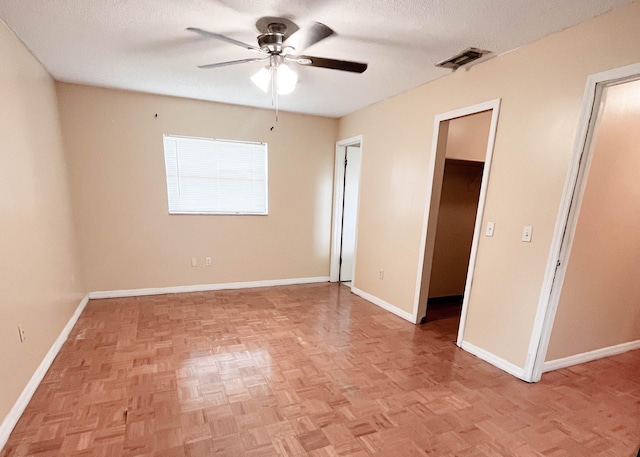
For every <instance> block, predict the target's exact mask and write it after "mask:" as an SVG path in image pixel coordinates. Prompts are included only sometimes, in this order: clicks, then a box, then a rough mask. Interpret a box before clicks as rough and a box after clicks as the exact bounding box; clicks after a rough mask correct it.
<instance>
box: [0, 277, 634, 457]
mask: <svg viewBox="0 0 640 457" xmlns="http://www.w3.org/2000/svg"><path fill="white" fill-rule="evenodd" d="M456 331H457V319H455V318H449V319H440V320H437V321H434V322H431V323H427V324H425V325H421V326H414V325H412V324H410V323H408V322H405V321H403V320H401V319H400V318H398V317H396V316H393V315H392V314H390V313H387V312H386V311H383V310H382V309H380V308H378V307H376V306H374V305H372V304H370V303H368V302H366V301H364V300H362V299H360V298H359V297H357V296H355V295H352V294H351V293H350V291H349V289H348V288H346V287H344V286H340V285H337V284H314V285H302V286H287V287H276V288H264V289H252V290H240V291H218V292H208V293H191V294H179V295H163V296H152V297H135V298H126V299H109V300H98V301H95V300H92V301H91V302H90V303H89V304H88V306H87V308H86V310H85V312H84V313H83V315H82V316H81V318H80V320H79V321H78V324H77V325H76V327H75V328H74V329H73V331H72V333H71V335H70V337H69V339H68V341H67V342H66V343H65V345H64V347H63V349H62V350H61V352H60V353H59V355H58V357H57V358H56V360H55V361H54V363H53V365H52V367H51V369H50V370H49V372H48V373H47V375H46V377H45V379H44V380H43V382H42V384H41V385H40V387H39V388H38V390H37V392H36V393H35V395H34V397H33V399H32V401H31V403H30V404H29V406H28V407H27V409H26V411H25V412H24V415H23V416H22V418H21V419H20V421H19V423H18V424H17V426H16V428H15V430H14V432H13V434H12V435H11V437H10V439H9V442H8V443H7V445H6V446H5V448H4V450H3V451H2V452H1V453H0V456H1V457H9V456H12V457H21V456H38V457H45V456H47V457H48V456H77V457H79V456H87V457H88V456H91V457H101V456H126V457H142V456H163V457H188V456H190V457H195V456H197V457H205V456H207V457H208V456H213V455H216V456H247V457H249V456H252V457H258V456H311V457H324V456H331V457H336V456H343V457H367V456H372V455H376V456H401V457H405V456H406V457H411V456H416V457H417V456H442V457H447V456H458V457H483V456H484V457H497V456H518V457H525V456H546V457H562V456H610V457H631V456H635V455H636V452H637V447H638V445H639V444H640V377H639V376H638V375H639V374H640V351H635V352H629V353H626V354H623V355H620V356H616V357H611V358H608V359H604V360H600V361H596V362H591V363H588V364H584V365H579V366H576V367H573V368H570V369H564V370H559V371H557V372H553V373H549V374H547V375H545V376H544V377H543V379H542V381H541V382H540V383H538V384H527V383H524V382H522V381H520V380H517V379H515V378H513V377H511V376H509V375H507V374H505V373H503V372H501V371H500V370H498V369H496V368H494V367H493V366H491V365H489V364H487V363H485V362H482V361H480V360H479V359H477V358H475V357H473V356H472V355H470V354H468V353H466V352H464V351H462V350H460V349H459V348H457V347H456V346H455V345H454V343H453V341H454V339H455V335H456Z"/></svg>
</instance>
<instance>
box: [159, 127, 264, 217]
mask: <svg viewBox="0 0 640 457" xmlns="http://www.w3.org/2000/svg"><path fill="white" fill-rule="evenodd" d="M167 139H169V140H177V141H179V140H181V139H183V140H196V141H205V142H213V143H231V144H238V145H241V144H246V145H253V146H262V147H263V154H264V181H262V180H260V179H258V180H254V182H259V183H262V182H264V211H246V210H241V209H239V210H220V211H218V210H207V209H202V208H201V209H197V210H187V209H183V208H175V207H174V208H172V195H171V189H170V188H171V187H172V185H171V183H170V180H171V179H178V182H179V180H180V172H179V171H177V172H176V173H175V174H170V172H169V167H168V165H169V164H168V156H169V154H168V153H167V148H166V143H165V142H166V141H167ZM162 149H163V159H164V172H165V185H166V191H167V193H166V197H167V211H168V214H169V215H171V216H180V215H205V216H268V215H269V147H268V144H267V143H265V142H258V141H245V140H231V139H221V138H209V137H198V136H187V135H173V134H166V133H165V134H163V135H162ZM175 154H176V165H178V163H179V162H178V160H179V159H178V151H177V149H176V152H175ZM176 169H177V170H179V166H177V167H176ZM212 179H215V178H212ZM179 188H180V186H179ZM174 199H175V196H174ZM221 200H222V199H221ZM174 202H175V200H174Z"/></svg>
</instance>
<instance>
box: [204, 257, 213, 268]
mask: <svg viewBox="0 0 640 457" xmlns="http://www.w3.org/2000/svg"><path fill="white" fill-rule="evenodd" d="M204 263H205V265H206V266H208V267H210V266H211V257H205V258H204Z"/></svg>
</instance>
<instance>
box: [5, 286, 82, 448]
mask: <svg viewBox="0 0 640 457" xmlns="http://www.w3.org/2000/svg"><path fill="white" fill-rule="evenodd" d="M88 302H89V295H88V294H87V295H85V296H84V298H83V299H82V301H81V302H80V304H79V305H78V307H77V308H76V310H75V312H74V313H73V315H72V316H71V318H70V319H69V321H68V322H67V325H65V326H64V328H63V329H62V331H61V332H60V335H58V337H57V338H56V340H55V341H54V342H53V344H52V345H51V348H50V349H49V352H47V354H46V355H45V356H44V358H43V359H42V362H40V365H38V368H36V371H35V372H34V373H33V375H32V376H31V379H29V382H28V383H27V385H26V386H25V388H24V389H23V390H22V393H21V394H20V396H19V397H18V399H17V400H16V402H15V404H14V405H13V408H11V411H9V414H7V416H6V417H5V418H4V420H3V421H2V425H0V450H2V448H4V445H5V444H6V443H7V440H8V439H9V436H10V435H11V432H12V431H13V428H14V427H15V426H16V424H17V423H18V420H19V419H20V416H22V413H23V412H24V410H25V408H26V407H27V405H28V404H29V401H31V397H33V394H34V393H35V391H36V389H37V388H38V386H39V385H40V382H41V381H42V379H43V378H44V376H45V374H47V371H48V370H49V367H50V366H51V364H52V363H53V360H54V359H55V358H56V355H58V352H60V349H62V345H63V344H64V343H65V341H67V337H68V336H69V334H70V333H71V330H72V329H73V326H74V325H76V322H77V321H78V318H79V317H80V315H81V314H82V311H83V310H84V308H85V306H87V303H88Z"/></svg>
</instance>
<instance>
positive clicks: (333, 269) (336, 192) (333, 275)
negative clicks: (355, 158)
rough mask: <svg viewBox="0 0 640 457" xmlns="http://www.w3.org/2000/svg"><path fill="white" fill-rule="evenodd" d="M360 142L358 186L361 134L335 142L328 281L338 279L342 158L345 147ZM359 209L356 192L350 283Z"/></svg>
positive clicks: (354, 265)
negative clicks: (354, 234)
mask: <svg viewBox="0 0 640 457" xmlns="http://www.w3.org/2000/svg"><path fill="white" fill-rule="evenodd" d="M358 143H360V175H359V176H358V188H359V187H360V177H361V176H362V158H363V155H362V151H363V137H362V135H356V136H352V137H351V138H346V139H344V140H339V141H337V142H336V156H335V170H334V173H333V223H332V229H331V260H330V264H329V265H330V267H329V281H330V282H339V281H340V240H341V238H342V212H343V207H342V203H343V197H344V168H345V167H344V160H345V158H346V156H347V147H348V146H352V145H354V144H358ZM359 209H360V192H358V203H357V205H356V240H355V245H354V250H353V274H352V276H351V277H352V278H353V279H352V281H351V283H352V284H355V279H356V278H355V272H356V254H357V252H358V212H359Z"/></svg>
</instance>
